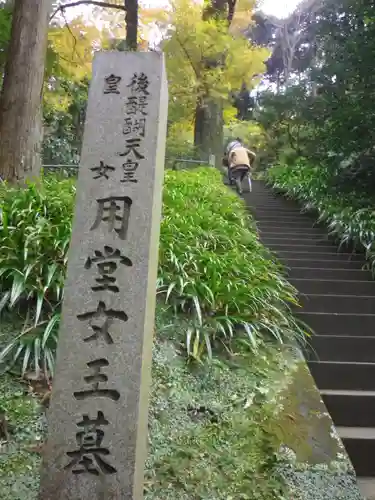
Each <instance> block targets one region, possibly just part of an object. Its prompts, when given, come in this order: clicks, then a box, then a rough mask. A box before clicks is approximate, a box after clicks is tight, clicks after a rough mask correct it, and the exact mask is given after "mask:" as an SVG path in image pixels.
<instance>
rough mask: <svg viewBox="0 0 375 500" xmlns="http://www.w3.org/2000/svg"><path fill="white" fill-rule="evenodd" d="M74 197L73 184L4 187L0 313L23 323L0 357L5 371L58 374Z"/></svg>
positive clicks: (0, 192) (0, 191) (49, 181)
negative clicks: (17, 367)
mask: <svg viewBox="0 0 375 500" xmlns="http://www.w3.org/2000/svg"><path fill="white" fill-rule="evenodd" d="M74 193H75V187H74V183H73V182H72V181H69V180H65V181H62V182H59V180H58V179H57V178H54V177H47V178H45V179H43V182H40V183H38V184H37V185H34V184H29V185H28V186H27V188H26V189H20V188H17V187H8V186H6V185H1V187H0V210H1V218H0V224H1V225H0V291H1V297H0V313H1V312H2V311H3V310H7V311H8V312H9V311H10V312H12V313H13V314H16V315H19V316H20V317H22V318H23V320H24V322H23V327H21V329H20V331H19V333H18V335H16V336H15V337H14V338H13V339H12V341H11V342H10V343H9V344H8V345H7V346H6V348H5V350H3V351H2V353H1V354H0V366H1V365H3V366H4V365H5V368H6V369H8V368H10V367H12V366H13V365H14V364H15V363H16V362H18V361H19V360H22V362H21V364H22V373H24V372H25V371H26V370H28V369H29V368H32V369H35V371H36V372H39V371H44V372H45V373H47V372H48V373H50V374H53V364H54V353H55V349H56V343H57V327H58V322H59V310H60V303H61V301H62V298H63V290H64V279H65V270H66V261H67V250H68V246H69V241H70V235H71V220H72V211H73V204H74Z"/></svg>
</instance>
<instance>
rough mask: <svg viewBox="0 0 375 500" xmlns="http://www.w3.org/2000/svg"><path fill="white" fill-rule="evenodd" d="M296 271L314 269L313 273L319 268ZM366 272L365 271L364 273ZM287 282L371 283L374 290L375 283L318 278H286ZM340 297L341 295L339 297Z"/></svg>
mask: <svg viewBox="0 0 375 500" xmlns="http://www.w3.org/2000/svg"><path fill="white" fill-rule="evenodd" d="M298 269H314V271H316V270H319V269H320V268H318V267H315V268H309V267H307V268H306V267H299V268H298ZM349 270H350V271H360V269H349ZM328 271H348V269H328ZM365 272H366V271H365ZM288 280H289V281H293V282H294V281H298V282H305V281H309V282H313V283H315V282H324V283H343V284H344V283H360V284H363V283H366V284H368V283H373V285H374V289H375V281H374V282H372V281H366V280H334V279H328V280H327V279H320V278H288ZM305 295H306V294H305ZM308 295H311V294H308ZM340 297H341V295H340ZM346 297H353V295H346ZM354 297H356V295H354Z"/></svg>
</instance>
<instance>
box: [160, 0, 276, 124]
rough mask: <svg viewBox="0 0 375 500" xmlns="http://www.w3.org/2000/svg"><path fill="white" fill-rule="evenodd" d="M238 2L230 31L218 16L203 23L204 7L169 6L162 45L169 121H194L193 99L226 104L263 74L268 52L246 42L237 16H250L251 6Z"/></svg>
mask: <svg viewBox="0 0 375 500" xmlns="http://www.w3.org/2000/svg"><path fill="white" fill-rule="evenodd" d="M237 3H238V5H237V12H236V19H235V20H234V24H233V25H232V30H228V23H227V21H226V20H225V19H224V20H223V19H222V18H221V17H220V16H213V17H210V18H209V19H207V20H203V10H204V8H205V7H207V6H205V5H201V4H199V3H195V2H189V1H187V0H178V1H177V2H174V3H173V6H172V13H171V18H170V29H169V32H168V34H167V37H166V40H165V41H164V43H163V51H164V53H165V55H166V64H167V72H168V80H169V95H170V106H169V116H170V119H172V120H173V121H178V120H181V119H183V120H188V119H192V118H193V115H194V112H195V108H196V104H197V99H203V98H213V99H215V100H217V101H218V102H221V101H229V100H230V94H231V92H232V91H234V90H240V88H241V86H242V83H243V82H244V81H246V82H250V81H254V84H255V79H256V78H257V75H259V74H260V73H261V72H262V71H263V69H264V60H265V59H266V58H267V55H268V51H267V50H266V49H262V48H259V47H256V46H255V45H251V44H249V41H248V40H246V39H245V38H244V37H243V35H242V34H241V35H239V33H238V29H237V27H239V25H240V24H241V23H240V18H241V15H242V17H243V15H244V14H245V13H246V14H250V12H251V10H252V8H253V6H254V5H253V4H254V2H249V1H248V0H241V1H239V2H237ZM241 4H242V5H241ZM248 17H249V16H248ZM248 24H249V23H248Z"/></svg>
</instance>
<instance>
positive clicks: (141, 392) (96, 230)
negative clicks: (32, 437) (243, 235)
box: [40, 52, 168, 500]
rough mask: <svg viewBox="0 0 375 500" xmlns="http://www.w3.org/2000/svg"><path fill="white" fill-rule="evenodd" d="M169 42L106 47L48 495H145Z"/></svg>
mask: <svg viewBox="0 0 375 500" xmlns="http://www.w3.org/2000/svg"><path fill="white" fill-rule="evenodd" d="M167 101H168V99H167V83H166V76H165V69H164V61H163V57H162V56H161V55H159V54H157V53H138V54H136V53H122V52H106V53H101V54H99V55H97V56H96V58H95V61H94V65H93V80H92V83H91V87H90V93H89V104H88V110H87V117H86V126H85V135H84V142H83V149H82V158H81V166H80V172H79V179H78V185H77V201H76V210H75V218H74V224H73V234H72V240H71V246H70V251H69V262H68V276H67V282H66V285H65V299H64V304H63V312H62V325H61V328H60V337H59V339H60V340H59V346H58V353H57V364H56V375H55V378H54V384H53V393H52V399H51V406H50V411H49V414H48V420H49V438H48V442H47V445H46V448H45V454H44V464H43V470H42V483H41V494H40V498H41V499H42V500H85V499H90V500H96V499H97V500H99V499H100V500H104V499H105V500H110V499H112V500H114V499H116V500H117V499H118V500H119V499H121V500H130V499H132V500H133V499H135V500H139V499H141V498H142V496H143V494H142V490H143V464H144V458H145V451H146V440H147V403H148V393H149V375H150V370H149V369H150V362H151V350H152V339H153V323H154V309H155V284H156V276H157V257H158V242H159V228H160V213H161V191H162V181H163V167H164V150H165V136H166V121H167Z"/></svg>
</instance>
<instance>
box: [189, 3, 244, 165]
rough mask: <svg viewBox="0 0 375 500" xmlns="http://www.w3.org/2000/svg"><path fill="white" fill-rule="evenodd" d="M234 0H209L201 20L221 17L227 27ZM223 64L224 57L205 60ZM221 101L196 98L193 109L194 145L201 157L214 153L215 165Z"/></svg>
mask: <svg viewBox="0 0 375 500" xmlns="http://www.w3.org/2000/svg"><path fill="white" fill-rule="evenodd" d="M235 6H236V0H210V2H208V3H207V5H206V6H205V8H204V9H203V16H202V19H203V21H209V20H210V19H223V20H226V22H227V23H228V28H229V26H230V23H231V21H232V18H233V14H234V9H235ZM222 64H225V56H224V59H223V60H221V58H218V60H217V61H212V60H211V61H206V67H207V68H209V67H212V66H213V65H216V66H220V65H222ZM223 126H224V119H223V103H222V101H221V100H220V99H210V98H208V97H207V98H206V99H205V100H204V99H201V98H199V99H198V103H197V107H196V110H195V128H194V146H195V147H196V149H197V151H198V152H199V153H200V155H201V157H202V159H208V157H209V155H210V154H213V155H215V163H216V167H217V168H220V167H221V159H222V154H223Z"/></svg>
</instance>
